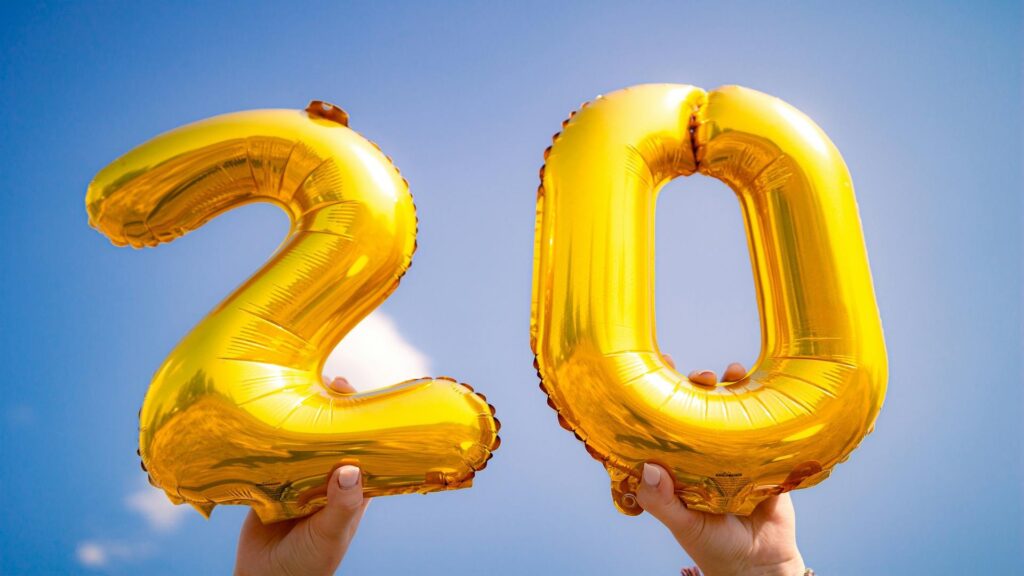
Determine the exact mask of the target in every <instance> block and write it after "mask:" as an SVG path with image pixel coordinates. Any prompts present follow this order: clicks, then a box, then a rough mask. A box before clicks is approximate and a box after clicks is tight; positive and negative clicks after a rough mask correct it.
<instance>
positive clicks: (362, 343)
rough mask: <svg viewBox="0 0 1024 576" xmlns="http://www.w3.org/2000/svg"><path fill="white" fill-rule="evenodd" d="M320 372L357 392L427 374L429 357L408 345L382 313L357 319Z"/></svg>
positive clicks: (374, 313)
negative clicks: (353, 326)
mask: <svg viewBox="0 0 1024 576" xmlns="http://www.w3.org/2000/svg"><path fill="white" fill-rule="evenodd" d="M324 375H325V376H327V377H329V378H334V377H337V376H343V377H345V378H346V379H348V381H349V383H350V384H352V386H353V387H354V388H355V389H356V390H359V391H365V390H372V389H374V388H380V387H383V386H390V385H391V384H398V383H399V382H404V381H406V380H413V379H415V378H423V377H425V376H431V375H432V374H431V370H430V359H429V358H427V356H426V355H425V354H424V353H423V352H421V351H420V350H418V349H417V348H416V347H415V346H413V345H412V344H410V343H409V342H408V341H407V340H406V339H405V338H404V337H403V336H402V334H401V332H399V331H398V326H397V325H396V324H395V322H394V320H392V319H391V318H390V317H389V316H388V315H386V314H384V313H383V312H379V311H377V312H373V313H371V314H370V315H369V316H367V317H366V319H365V320H363V321H362V322H360V323H359V324H358V325H357V326H356V327H355V328H354V329H353V330H352V331H351V332H349V333H348V335H347V336H345V338H344V340H342V341H341V343H340V344H339V345H338V347H337V348H335V349H334V351H333V352H331V355H330V356H329V357H328V358H327V362H326V364H324Z"/></svg>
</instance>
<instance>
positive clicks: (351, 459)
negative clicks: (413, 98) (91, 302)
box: [86, 101, 499, 522]
mask: <svg viewBox="0 0 1024 576" xmlns="http://www.w3.org/2000/svg"><path fill="white" fill-rule="evenodd" d="M347 122H348V115H347V114H345V113H344V111H342V110H341V109H340V108H337V107H334V106H331V105H329V104H326V103H323V102H319V101H315V102H314V103H312V104H311V105H310V107H309V108H308V109H307V110H305V111H298V110H259V111H250V112H239V113H234V114H227V115H223V116H218V117H214V118H210V119H207V120H204V121H201V122H197V123H195V124H191V125H188V126H184V127H182V128H179V129H176V130H173V131H171V132H168V133H166V134H163V135H161V136H158V137H157V138H154V139H153V140H151V141H149V142H146V143H145V144H143V145H141V146H139V147H138V148H136V149H134V150H132V151H131V152H129V153H128V154H126V155H125V156H123V157H121V158H119V159H118V160H116V161H115V162H113V163H112V164H111V165H109V166H108V167H106V168H105V169H104V170H102V171H101V172H100V173H99V174H98V175H97V176H96V178H95V179H94V181H93V182H92V183H91V184H90V186H89V191H88V195H87V199H86V206H87V209H88V212H89V221H90V224H91V225H92V226H93V227H95V228H96V229H97V230H99V231H100V232H102V233H103V234H105V235H106V236H107V237H109V238H110V239H111V240H112V241H113V242H114V243H115V244H117V245H122V246H123V245H130V246H133V247H136V248H139V247H143V246H155V245H157V244H160V243H162V242H170V241H173V240H174V239H175V238H177V237H179V236H181V235H183V234H185V233H187V232H189V231H191V230H194V229H196V228H199V227H200V226H202V225H203V224H204V223H205V222H207V221H208V220H210V219H211V218H214V217H215V216H217V215H218V214H220V213H222V212H225V211H227V210H230V209H232V208H235V207H237V206H240V205H242V204H245V203H248V202H271V203H273V204H276V205H278V206H280V207H281V208H282V209H283V210H284V211H285V212H286V213H287V214H288V216H289V217H290V219H291V222H292V226H291V230H290V233H289V235H288V237H287V239H286V240H285V241H284V243H283V244H282V245H281V247H280V248H279V249H278V250H277V251H276V252H275V254H274V255H273V256H272V257H271V259H270V260H269V261H268V262H267V263H266V264H265V265H264V267H263V268H262V269H261V270H259V271H258V272H256V273H255V274H254V275H253V276H252V277H251V278H250V279H249V280H247V281H246V282H245V283H244V284H243V285H242V286H241V287H239V288H238V289H237V290H236V291H235V292H234V293H232V294H231V295H229V296H228V297H227V298H226V299H225V300H224V301H223V302H221V303H220V304H219V305H218V306H217V307H216V308H215V309H214V310H213V311H212V312H210V314H209V315H208V316H207V317H206V318H205V319H204V320H203V321H202V322H201V323H200V324H198V325H197V326H196V327H195V328H194V329H193V330H192V331H191V332H190V333H189V334H188V335H187V336H186V337H185V338H184V339H183V340H182V341H181V342H180V343H179V344H178V346H177V347H176V348H175V349H174V351H173V352H171V354H170V355H169V356H168V357H167V359H166V361H165V362H164V364H163V366H161V367H160V369H159V370H158V371H157V373H156V375H155V376H154V378H153V380H152V383H151V384H150V387H149V391H148V393H147V395H146V399H145V402H144V404H143V407H142V411H141V413H140V430H139V446H140V453H141V456H142V460H143V467H144V468H146V469H147V470H148V472H149V474H150V480H151V482H152V483H153V484H154V485H156V486H159V487H160V488H163V489H164V490H165V491H166V493H167V495H168V496H169V497H170V498H171V500H172V501H174V502H176V503H182V502H187V503H189V504H191V505H192V506H194V507H195V508H196V509H198V510H200V511H201V512H202V513H203V514H204V515H208V514H209V513H210V511H211V510H212V509H213V507H214V506H215V505H218V504H248V505H250V506H252V507H253V509H254V510H255V511H256V512H257V514H259V516H260V518H261V519H262V520H263V521H264V522H271V521H277V520H282V519H286V518H294V517H298V516H303V515H306V514H309V513H312V512H314V511H315V510H317V509H319V508H320V507H322V506H323V504H324V502H325V499H326V484H325V482H326V480H327V479H328V477H329V475H330V474H331V472H332V471H333V470H334V469H335V468H337V467H338V466H341V465H343V464H356V465H358V466H360V467H361V468H362V470H363V478H364V485H365V493H366V495H367V496H382V495H387V494H401V493H407V492H432V491H437V490H448V489H455V488H462V487H467V486H470V485H471V483H472V479H473V475H474V472H475V471H476V470H480V469H483V468H484V466H485V465H486V462H487V460H488V459H489V458H490V457H491V452H492V451H493V450H495V449H496V448H497V446H498V442H499V441H498V437H497V430H498V422H497V421H496V420H495V419H494V417H493V408H492V407H490V406H489V405H488V404H487V402H486V401H485V400H484V399H483V397H482V396H480V395H477V394H475V393H474V392H473V391H472V389H471V388H470V387H468V386H466V385H462V384H459V383H457V382H455V381H454V380H451V379H448V378H437V379H432V378H424V379H418V380H410V381H408V382H404V383H400V384H396V385H394V386H391V387H388V388H384V389H380V390H375V391H371V392H367V393H356V394H340V393H337V392H334V391H332V390H330V389H328V388H327V387H325V386H324V384H323V381H322V378H321V368H322V366H323V363H324V361H325V359H326V357H327V355H328V354H329V353H330V352H331V350H332V349H333V348H334V347H335V345H336V344H337V343H338V342H339V341H341V339H342V338H343V337H344V336H345V334H346V333H347V332H349V331H350V330H351V329H352V328H353V327H354V326H355V325H356V324H358V323H359V321H360V320H362V319H363V318H364V317H365V316H366V315H367V314H369V313H370V312H371V311H372V310H373V309H374V308H376V307H377V306H379V305H380V304H381V303H382V302H383V301H384V300H385V299H386V298H387V297H388V295H389V294H390V293H391V292H392V291H393V290H395V288H396V287H397V286H398V282H399V279H400V278H401V277H402V275H403V274H404V273H405V271H406V269H407V268H408V267H409V265H410V263H411V259H412V254H413V251H414V250H415V242H416V225H417V221H416V212H415V207H414V206H413V201H412V196H411V195H410V194H409V191H408V186H407V184H406V182H405V181H404V180H403V179H402V177H401V176H400V175H399V173H398V171H397V170H396V169H395V167H394V166H393V165H392V164H391V161H390V160H389V159H388V158H387V157H386V156H384V154H383V153H382V152H381V151H380V150H379V149H378V148H377V147H376V145H374V144H373V143H371V142H369V141H367V140H366V139H364V138H363V137H362V136H360V135H359V134H358V133H356V132H354V131H353V130H351V129H349V128H348V127H347ZM410 376H418V375H410Z"/></svg>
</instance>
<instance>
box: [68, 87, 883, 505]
mask: <svg viewBox="0 0 1024 576" xmlns="http://www.w3.org/2000/svg"><path fill="white" fill-rule="evenodd" d="M347 126H348V117H347V115H346V114H345V113H344V112H343V111H341V110H340V109H338V108H335V107H333V106H331V105H328V104H324V103H321V102H314V103H313V104H311V105H310V107H309V108H307V109H306V110H305V111H302V112H299V111H290V110H263V111H253V112H241V113H236V114H228V115H224V116H218V117H215V118H211V119H209V120H205V121H202V122H198V123H196V124H192V125H189V126H185V127H183V128H180V129H177V130H174V131H172V132H169V133H167V134H164V135H162V136H159V137H157V138H155V139H154V140H152V141H150V142H148V143H146V144H144V145H142V146H140V147H139V148H137V149H135V150H133V151H132V152H130V153H129V154H127V155H126V156H124V157H122V158H120V159H119V160H117V161H116V162H114V163H113V164H111V165H110V166H108V167H107V168H105V169H104V170H103V171H102V172H100V173H99V174H98V175H97V176H96V178H95V180H94V181H93V183H92V184H91V185H90V187H89V193H88V197H87V207H88V210H89V216H90V223H91V224H92V225H93V226H94V227H96V228H97V229H99V230H100V231H101V232H102V233H104V234H106V235H107V236H108V237H109V238H110V239H111V240H112V241H113V242H114V243H115V244H118V245H126V244H128V245H131V246H134V247H142V246H152V245H156V244H159V243H161V242H169V241H172V240H174V239H175V238H177V237H179V236H181V235H183V234H185V233H187V232H189V231H191V230H194V229H196V228H198V227H200V226H202V225H203V224H204V223H205V222H206V221H207V220H209V219H210V218H213V217H215V216H216V215H217V214H220V213H222V212H225V211H227V210H230V209H232V208H234V207H236V206H239V205H241V204H244V203H247V202H254V201H265V202H272V203H274V204H277V205H279V206H281V208H282V209H284V210H285V212H287V213H288V215H289V216H290V218H291V221H292V229H291V232H290V233H289V235H288V238H287V240H286V241H285V243H284V244H283V245H282V247H281V248H280V249H279V250H278V251H277V252H276V253H275V254H274V256H273V257H272V258H271V260H270V261H269V262H268V263H267V264H266V265H265V266H264V267H263V269H261V270H260V271H259V272H257V273H256V274H255V275H254V276H253V277H252V278H250V279H249V280H248V281H247V282H246V283H245V284H243V285H242V286H241V287H240V288H239V289H238V290H237V291H235V292H234V293H233V294H231V295H230V296H229V297H228V298H227V299H226V300H224V302H222V303H221V304H220V305H218V306H217V307H216V308H215V309H214V310H213V311H212V312H211V313H210V314H209V316H208V317H207V318H206V319H204V320H203V321H202V322H201V323H200V324H199V325H198V326H196V327H195V328H194V329H193V330H192V331H191V332H190V333H189V334H188V335H187V336H186V337H185V338H184V339H183V340H182V342H181V343H180V344H179V345H178V346H177V348H176V349H175V350H174V351H173V352H172V353H171V355H170V356H169V357H168V358H167V360H166V361H165V362H164V364H163V366H162V367H161V368H160V370H159V371H158V372H157V373H156V376H155V377H154V379H153V382H152V384H151V385H150V389H149V392H148V393H147V395H146V400H145V402H144V404H143V408H142V411H141V413H140V431H139V432H140V433H139V444H140V455H141V456H142V460H143V467H144V468H146V469H147V470H148V472H149V474H150V480H151V482H153V484H154V485H156V486H159V487H161V488H163V489H164V490H165V491H166V492H167V494H168V496H169V497H170V498H171V500H173V501H175V502H178V503H181V502H188V503H189V504H192V505H193V506H195V507H196V508H197V509H199V510H200V511H201V512H203V513H204V514H207V515H208V514H209V512H210V510H211V509H212V508H213V507H214V506H215V505H217V504H249V505H251V506H252V507H253V508H254V509H255V510H256V512H257V514H259V516H260V518H261V519H262V520H263V521H264V522H269V521H275V520H281V519H285V518H293V517H297V516H302V515H305V514H309V513H311V512H313V511H314V510H316V509H317V508H319V507H320V506H322V505H323V502H324V499H325V495H326V489H325V481H326V479H327V478H328V477H329V475H330V473H331V472H332V471H333V469H335V468H336V467H338V466H341V465H343V464H357V465H359V466H360V467H361V468H362V469H363V473H364V478H365V481H364V483H365V486H366V493H367V494H368V495H370V496H376V495H385V494H400V493H405V492H432V491H436V490H444V489H453V488H461V487H465V486H469V485H470V483H471V480H472V478H473V474H474V472H475V471H476V470H480V469H483V467H484V466H485V465H486V463H487V461H488V460H489V459H490V457H491V454H492V452H493V451H494V450H495V449H496V448H497V447H498V444H499V440H498V437H497V432H498V427H499V424H498V421H497V420H495V419H494V417H493V414H494V409H493V408H492V407H491V406H489V405H488V404H487V403H486V401H485V399H484V398H483V396H481V395H478V394H476V393H474V392H473V390H472V388H470V387H468V386H466V385H464V384H459V383H457V382H455V381H453V380H450V379H447V378H437V379H430V378H426V379H420V380H410V381H408V382H404V383H401V384H396V385H394V386H391V387H389V388H385V389H381V390H377V391H373V392H368V393H361V394H339V393H336V392H334V391H332V390H330V389H328V388H327V387H325V386H324V385H323V382H322V380H321V368H322V366H323V363H324V360H325V358H326V356H327V355H328V354H329V353H330V351H331V350H332V349H333V348H334V346H335V345H336V344H337V343H338V342H339V341H340V340H341V339H342V338H343V337H344V335H345V334H346V333H347V332H349V331H350V330H351V329H352V327H354V326H355V325H356V324H357V323H358V322H359V321H360V320H361V319H363V318H364V317H365V316H366V315H367V314H369V313H370V311H372V310H373V309H374V308H376V307H377V306H379V305H380V304H381V302H383V301H384V300H385V299H386V298H387V296H388V295H389V294H390V293H391V292H392V291H393V290H394V289H395V288H396V287H397V286H398V282H399V279H400V278H401V276H402V275H403V274H404V273H405V271H406V269H407V268H408V267H409V265H410V262H411V258H412V253H413V250H414V249H415V238H416V216H415V208H414V206H413V203H412V197H411V196H410V195H409V192H408V187H407V185H406V183H405V181H404V180H403V179H402V178H401V177H400V176H399V174H398V172H397V170H396V169H395V168H394V166H393V165H392V164H391V162H390V159H388V158H387V157H386V156H384V155H383V154H382V153H381V152H380V150H379V149H378V148H377V147H376V146H375V145H374V144H372V143H371V142H368V141H367V140H365V139H363V138H362V137H361V136H360V135H359V134H357V133H356V132H353V131H352V130H350V129H349V128H348V127H347ZM563 127H564V131H563V132H562V133H561V134H559V135H556V137H555V142H554V145H553V146H552V147H551V148H549V149H548V151H547V152H546V153H545V159H546V164H545V167H544V168H543V169H542V171H541V179H542V185H541V188H540V191H539V194H538V199H537V234H536V242H535V248H534V250H535V263H534V292H533V307H532V309H533V313H532V322H531V345H532V347H533V350H534V352H535V354H536V357H537V362H536V366H537V370H538V373H539V375H540V376H541V378H542V384H541V387H542V388H543V389H544V390H545V391H546V392H547V394H548V396H549V404H550V405H551V406H552V407H553V408H555V409H556V410H557V411H558V414H559V421H560V422H561V423H562V425H563V426H564V427H565V428H567V429H569V430H572V431H573V432H574V433H575V434H576V436H577V437H578V438H580V439H581V440H582V441H584V442H585V444H586V447H587V450H588V452H590V454H591V455H592V456H593V457H594V458H596V459H598V460H599V461H601V462H602V463H603V464H604V466H605V467H606V468H607V470H608V472H609V474H610V476H611V481H612V495H613V499H614V501H615V504H616V506H617V507H618V508H619V510H621V511H622V512H624V513H627V514H638V513H639V512H640V508H639V506H638V505H637V503H636V499H635V497H634V495H633V494H634V492H635V490H636V487H637V484H638V481H639V478H640V470H641V466H642V464H643V463H644V462H647V461H655V462H658V463H660V464H662V465H663V466H665V467H666V469H668V470H670V471H671V472H672V474H673V475H674V477H675V481H676V491H677V493H678V494H679V496H680V497H681V498H682V499H684V500H685V501H686V503H687V505H688V506H690V507H692V508H695V509H700V510H707V511H712V512H732V513H738V514H748V513H750V512H751V511H752V510H753V509H754V507H755V506H756V505H757V503H758V502H760V501H761V500H763V499H765V498H767V497H769V496H770V495H773V494H778V493H780V492H783V491H787V490H793V489H796V488H802V487H807V486H812V485H814V484H816V483H818V482H820V481H822V480H824V479H825V478H826V477H827V476H828V474H829V472H830V471H831V469H832V468H833V467H834V466H835V465H836V464H837V463H839V462H842V461H844V460H845V459H846V458H847V457H848V456H849V454H850V452H852V451H853V449H854V448H855V447H856V446H857V444H858V443H859V442H860V441H861V439H862V438H863V437H864V436H865V435H866V434H868V433H869V432H870V430H871V429H872V427H873V425H874V421H875V418H876V417H877V415H878V411H879V409H880V407H881V403H882V399H883V398H884V395H885V385H886V377H887V375H886V370H887V367H886V354H885V345H884V342H883V337H882V329H881V322H880V320H879V318H878V311H877V306H876V304H875V297H874V291H873V287H872V284H871V275H870V269H869V267H868V262H867V255H866V252H865V249H864V241H863V238H862V235H861V229H860V221H859V216H858V214H857V205H856V201H855V199H854V195H853V187H852V185H851V183H850V178H849V174H848V172H847V170H846V166H845V164H844V163H843V160H842V158H841V156H840V155H839V152H838V151H837V150H836V148H835V146H833V145H832V143H831V142H830V141H829V140H828V138H827V137H826V136H825V134H824V133H823V132H822V131H821V130H820V129H819V128H818V127H817V126H816V125H815V124H814V123H813V122H812V121H811V120H810V119H808V118H807V117H806V116H804V115H803V114H801V113H800V112H799V111H797V110H796V109H794V108H792V107H791V106H789V105H788V104H786V103H784V102H782V101H781V100H778V99H776V98H772V97H769V96H766V95H764V94H761V93H759V92H754V91H752V90H747V89H743V88H738V87H726V88H721V89H718V90H715V91H713V92H710V93H706V92H704V91H703V90H700V89H698V88H694V87H691V86H683V85H648V86H638V87H634V88H631V89H627V90H623V91H620V92H616V93H613V94H610V95H609V96H607V97H603V98H599V99H598V100H596V101H595V102H593V103H591V104H589V105H584V108H583V110H581V111H580V112H579V113H575V114H574V115H573V116H572V117H571V118H570V120H567V121H566V122H565V123H564V124H563ZM697 172H699V173H701V174H706V175H709V176H712V177H715V178H718V179H720V180H722V181H724V182H726V183H727V184H728V185H729V186H730V187H732V189H733V190H734V191H735V192H736V194H737V196H738V198H739V200H740V205H741V207H742V209H743V214H744V219H745V221H746V227H747V239H748V244H749V246H750V253H751V260H752V263H753V269H754V275H755V284H756V288H757V292H758V298H759V305H760V310H761V334H762V351H761V356H760V358H759V359H758V361H757V363H756V365H755V366H754V368H753V369H752V370H751V372H750V373H749V374H747V375H746V377H744V378H743V379H741V380H740V381H738V382H732V383H728V384H723V385H721V386H716V387H704V386H700V385H698V384H695V383H692V382H690V381H689V380H687V379H686V378H685V377H683V376H681V375H680V374H679V373H677V372H676V371H675V370H673V369H672V368H671V367H670V366H668V365H667V364H666V363H665V361H664V360H663V358H662V356H661V353H660V352H659V351H658V348H657V344H656V342H655V334H654V298H653V290H654V269H653V254H654V253H653V250H654V227H653V223H654V207H655V203H656V199H657V193H658V190H659V189H660V188H661V187H662V186H663V185H664V184H665V183H666V182H667V181H669V180H671V179H672V178H675V177H677V176H686V175H690V174H694V173H697Z"/></svg>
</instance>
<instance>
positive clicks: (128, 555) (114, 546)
mask: <svg viewBox="0 0 1024 576" xmlns="http://www.w3.org/2000/svg"><path fill="white" fill-rule="evenodd" d="M152 551H153V550H152V546H151V545H149V544H145V543H139V544H127V543H124V542H113V541H106V542H100V541H97V540H84V541H82V542H79V543H78V546H77V547H76V548H75V559H77V560H78V563H79V564H81V565H82V566H85V567H87V568H104V567H106V566H109V565H110V564H111V563H112V562H114V561H120V560H132V559H136V558H142V557H145V556H148V555H150V554H151V553H152Z"/></svg>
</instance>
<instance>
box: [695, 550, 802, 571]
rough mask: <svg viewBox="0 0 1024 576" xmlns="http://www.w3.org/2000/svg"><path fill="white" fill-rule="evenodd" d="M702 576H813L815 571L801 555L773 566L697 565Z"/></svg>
mask: <svg viewBox="0 0 1024 576" xmlns="http://www.w3.org/2000/svg"><path fill="white" fill-rule="evenodd" d="M697 567H698V568H699V570H700V572H698V573H699V574H701V576H808V574H809V575H810V576H813V574H814V572H813V571H808V569H807V566H806V565H805V564H804V559H803V557H801V556H800V555H799V554H797V555H796V556H795V557H793V558H790V559H787V560H784V561H781V562H777V563H771V564H758V565H748V566H745V567H743V566H735V565H734V566H730V567H721V566H719V567H713V566H708V567H706V568H705V567H704V566H701V565H700V563H698V564H697Z"/></svg>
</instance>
